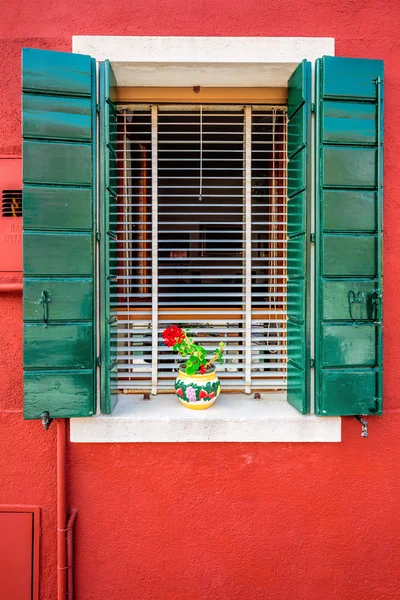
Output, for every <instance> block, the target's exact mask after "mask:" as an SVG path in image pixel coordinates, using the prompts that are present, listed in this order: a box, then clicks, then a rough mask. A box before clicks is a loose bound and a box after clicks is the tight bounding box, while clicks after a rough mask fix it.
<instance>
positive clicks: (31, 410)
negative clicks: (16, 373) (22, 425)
mask: <svg viewBox="0 0 400 600" xmlns="http://www.w3.org/2000/svg"><path fill="white" fill-rule="evenodd" d="M24 398H25V401H24V418H25V419H37V415H41V414H42V413H43V412H45V411H47V412H49V414H50V417H51V418H52V419H56V418H63V417H65V415H68V416H69V417H86V416H90V415H93V413H94V408H93V371H91V370H90V371H84V372H77V371H50V372H49V371H39V372H38V371H31V372H27V373H25V380H24Z"/></svg>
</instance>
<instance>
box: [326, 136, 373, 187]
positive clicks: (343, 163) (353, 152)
mask: <svg viewBox="0 0 400 600" xmlns="http://www.w3.org/2000/svg"><path fill="white" fill-rule="evenodd" d="M322 163H323V169H324V185H325V186H341V187H349V188H363V187H374V186H375V185H376V164H377V163H376V149H375V148H359V147H343V146H324V147H323V153H322Z"/></svg>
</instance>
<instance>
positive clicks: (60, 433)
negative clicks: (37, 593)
mask: <svg viewBox="0 0 400 600" xmlns="http://www.w3.org/2000/svg"><path fill="white" fill-rule="evenodd" d="M56 422H57V600H66V599H67V598H68V600H73V598H74V573H73V566H74V537H73V536H74V533H73V528H74V524H75V519H76V517H77V514H78V511H77V510H76V508H73V509H72V511H71V515H70V517H69V519H68V523H67V477H66V460H65V449H66V419H57V420H56ZM67 573H68V576H67Z"/></svg>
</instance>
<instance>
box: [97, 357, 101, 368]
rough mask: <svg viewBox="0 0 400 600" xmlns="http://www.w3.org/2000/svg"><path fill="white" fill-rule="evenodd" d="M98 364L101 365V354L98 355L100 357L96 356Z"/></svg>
mask: <svg viewBox="0 0 400 600" xmlns="http://www.w3.org/2000/svg"><path fill="white" fill-rule="evenodd" d="M96 365H97V366H98V367H101V356H98V357H97V358H96Z"/></svg>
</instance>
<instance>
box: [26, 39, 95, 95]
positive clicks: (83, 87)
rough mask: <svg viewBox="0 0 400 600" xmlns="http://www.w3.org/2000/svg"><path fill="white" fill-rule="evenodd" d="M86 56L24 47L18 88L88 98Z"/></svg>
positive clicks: (89, 77) (89, 74) (89, 81)
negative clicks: (20, 81)
mask: <svg viewBox="0 0 400 600" xmlns="http://www.w3.org/2000/svg"><path fill="white" fill-rule="evenodd" d="M92 77H93V67H92V59H91V58H90V56H84V55H83V54H70V53H69V52H53V51H51V52H50V51H48V50H37V49H36V48H24V50H23V53H22V89H23V91H25V92H26V91H32V92H36V93H39V94H46V93H53V94H57V95H61V96H87V97H88V98H91V97H92Z"/></svg>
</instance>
